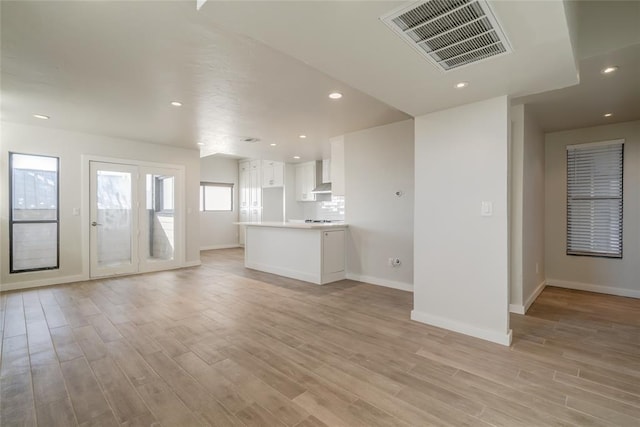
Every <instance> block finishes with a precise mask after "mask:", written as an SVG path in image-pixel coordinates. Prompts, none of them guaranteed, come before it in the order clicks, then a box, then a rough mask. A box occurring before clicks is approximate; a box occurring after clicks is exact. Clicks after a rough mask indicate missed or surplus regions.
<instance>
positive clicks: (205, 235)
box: [200, 156, 238, 250]
mask: <svg viewBox="0 0 640 427" xmlns="http://www.w3.org/2000/svg"><path fill="white" fill-rule="evenodd" d="M200 181H207V182H219V183H224V184H233V211H231V212H200V249H202V250H206V249H219V248H229V247H236V246H238V226H237V225H234V224H233V223H234V222H237V221H238V161H237V160H235V159H229V158H226V157H216V156H207V157H203V158H201V159H200Z"/></svg>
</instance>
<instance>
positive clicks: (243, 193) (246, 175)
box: [238, 162, 251, 209]
mask: <svg viewBox="0 0 640 427" xmlns="http://www.w3.org/2000/svg"><path fill="white" fill-rule="evenodd" d="M250 170H251V166H250V163H249V162H239V163H238V175H239V177H238V178H239V179H238V199H239V205H240V209H247V208H249V206H250V204H251V196H250V189H251V184H250V182H251V178H250V175H251V173H250Z"/></svg>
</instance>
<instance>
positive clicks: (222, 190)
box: [204, 185, 233, 211]
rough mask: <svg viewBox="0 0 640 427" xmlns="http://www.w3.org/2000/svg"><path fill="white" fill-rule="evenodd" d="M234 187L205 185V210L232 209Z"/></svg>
mask: <svg viewBox="0 0 640 427" xmlns="http://www.w3.org/2000/svg"><path fill="white" fill-rule="evenodd" d="M232 189H233V187H229V186H214V185H205V186H204V210H205V211H230V210H231V207H232V206H231V194H232Z"/></svg>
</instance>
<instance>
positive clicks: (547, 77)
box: [201, 1, 578, 116]
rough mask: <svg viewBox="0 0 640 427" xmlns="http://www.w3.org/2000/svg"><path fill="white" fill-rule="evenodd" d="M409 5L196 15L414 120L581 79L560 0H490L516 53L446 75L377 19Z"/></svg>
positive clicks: (327, 4) (219, 10) (230, 8)
mask: <svg viewBox="0 0 640 427" xmlns="http://www.w3.org/2000/svg"><path fill="white" fill-rule="evenodd" d="M408 3H409V4H410V3H412V2H406V1H404V2H397V1H396V2H390V1H324V2H323V1H295V2H288V1H267V2H259V1H258V2H243V1H240V2H217V1H209V2H207V3H206V4H205V5H204V7H203V8H202V9H201V13H203V14H205V15H207V16H208V17H209V18H210V19H211V20H212V21H213V22H216V23H217V24H219V25H220V26H223V27H225V28H227V29H229V30H231V31H234V32H238V33H241V34H245V35H247V36H249V37H251V38H253V39H256V40H259V41H261V42H263V43H265V44H267V45H269V46H272V47H274V48H276V49H278V50H280V51H282V52H284V53H286V54H288V55H291V56H293V57H295V58H299V59H301V60H302V61H304V62H305V63H307V64H309V65H311V66H313V67H316V68H317V69H319V70H322V71H324V72H326V73H327V74H329V75H331V76H334V77H336V78H338V79H340V80H342V81H344V82H345V83H347V84H349V85H351V86H352V87H355V88H357V89H359V90H361V91H363V92H365V93H368V94H370V95H372V96H374V97H375V98H377V99H380V100H382V101H384V102H386V103H387V104H389V105H392V106H394V107H396V108H398V109H400V110H402V111H405V112H407V113H409V114H411V115H412V116H418V115H421V114H425V113H428V112H431V111H436V110H441V109H443V108H447V107H453V106H456V105H461V104H465V103H468V102H473V101H478V100H482V99H486V98H490V97H494V96H499V95H505V94H508V95H514V96H518V95H526V94H531V93H538V92H541V91H545V90H549V89H551V88H553V89H556V88H561V87H566V86H569V85H573V84H575V83H577V82H578V79H577V70H576V66H575V60H574V55H573V51H572V45H571V41H570V39H569V31H568V27H567V19H566V17H565V11H564V7H563V3H562V2H561V1H489V3H490V4H491V5H492V7H493V9H494V11H495V13H496V16H497V18H498V20H499V22H500V23H501V25H502V27H503V29H504V31H505V33H506V35H507V37H508V38H509V40H510V42H511V45H512V47H513V50H514V52H513V53H512V54H509V55H505V56H501V57H496V58H490V59H488V60H486V61H484V62H481V63H476V64H472V65H470V66H467V67H464V68H460V69H456V70H454V71H451V72H448V73H443V72H441V71H439V70H437V69H436V68H435V67H434V66H432V65H431V64H430V63H429V62H427V61H426V60H425V59H423V58H422V57H421V56H420V55H418V54H417V53H416V52H415V51H413V49H412V48H411V47H409V46H408V45H407V44H405V42H403V41H402V40H401V39H400V38H399V37H398V36H396V35H395V34H394V33H393V32H392V31H390V30H389V28H388V27H386V26H385V25H384V24H383V23H382V22H381V21H380V19H379V18H380V16H382V15H385V14H387V13H389V12H390V11H392V10H394V9H396V8H398V7H399V6H403V5H406V4H408ZM460 81H468V82H469V83H470V85H469V87H467V88H466V89H465V90H456V89H455V88H454V85H455V83H457V82H460Z"/></svg>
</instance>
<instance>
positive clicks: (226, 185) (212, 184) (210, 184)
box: [200, 181, 235, 212]
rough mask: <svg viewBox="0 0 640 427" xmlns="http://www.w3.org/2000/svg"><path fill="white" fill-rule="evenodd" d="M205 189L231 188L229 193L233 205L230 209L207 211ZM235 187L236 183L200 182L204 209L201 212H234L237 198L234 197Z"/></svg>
mask: <svg viewBox="0 0 640 427" xmlns="http://www.w3.org/2000/svg"><path fill="white" fill-rule="evenodd" d="M205 187H224V188H229V190H230V191H229V193H230V197H231V203H230V208H229V209H207V200H206V191H205ZM234 187H235V184H234V183H228V182H210V181H200V198H201V200H202V209H201V210H200V212H233V210H234V202H235V200H234V199H235V198H234V197H233V189H234Z"/></svg>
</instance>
